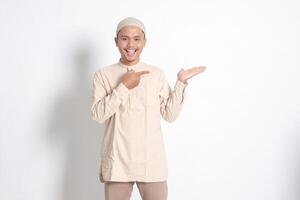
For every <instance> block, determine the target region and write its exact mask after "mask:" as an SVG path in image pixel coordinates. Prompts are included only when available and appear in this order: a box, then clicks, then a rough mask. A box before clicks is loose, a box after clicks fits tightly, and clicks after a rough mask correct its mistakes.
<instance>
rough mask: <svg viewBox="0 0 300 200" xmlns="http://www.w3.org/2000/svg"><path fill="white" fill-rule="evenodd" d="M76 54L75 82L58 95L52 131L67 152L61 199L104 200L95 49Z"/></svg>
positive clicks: (85, 48) (82, 47) (81, 49)
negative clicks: (95, 116) (95, 102)
mask: <svg viewBox="0 0 300 200" xmlns="http://www.w3.org/2000/svg"><path fill="white" fill-rule="evenodd" d="M72 51H73V53H72V57H71V59H72V63H73V64H72V65H71V67H72V70H71V72H72V73H73V72H74V73H73V76H74V82H73V84H71V86H70V87H69V88H63V90H62V91H63V92H62V93H61V94H60V95H59V96H57V100H56V104H55V105H54V108H53V110H54V111H53V113H52V116H51V118H50V119H51V120H52V121H51V122H50V131H49V132H50V134H51V135H50V137H52V139H54V140H53V141H54V142H55V143H57V142H61V143H59V144H55V146H58V147H61V148H62V149H63V150H62V151H60V152H63V153H64V157H63V159H64V162H65V163H64V169H62V171H63V174H62V177H61V178H62V183H59V185H60V186H62V188H59V189H60V191H61V192H62V194H61V200H87V199H89V200H92V199H97V200H104V185H103V184H102V183H100V180H99V178H98V171H99V163H100V148H101V146H100V145H101V140H102V137H103V129H104V127H103V125H100V124H98V123H97V122H95V121H93V120H92V117H91V112H90V107H91V102H92V99H91V97H92V78H93V77H92V75H91V74H93V73H90V71H91V70H92V69H91V65H90V63H91V58H92V49H91V48H89V47H88V46H87V45H86V44H83V45H79V47H77V48H75V49H73V50H72ZM73 70H74V71H73ZM53 137H54V138H53ZM58 138H59V139H58ZM61 138H63V139H61Z"/></svg>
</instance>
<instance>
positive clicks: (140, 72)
mask: <svg viewBox="0 0 300 200" xmlns="http://www.w3.org/2000/svg"><path fill="white" fill-rule="evenodd" d="M136 73H137V75H139V76H141V75H143V74H148V73H150V72H149V71H145V70H143V71H139V72H136Z"/></svg>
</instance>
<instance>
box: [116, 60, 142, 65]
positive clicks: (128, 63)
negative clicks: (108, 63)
mask: <svg viewBox="0 0 300 200" xmlns="http://www.w3.org/2000/svg"><path fill="white" fill-rule="evenodd" d="M120 61H121V63H122V64H124V65H128V66H132V65H135V64H137V63H138V62H140V59H139V58H138V59H137V60H135V61H132V62H128V61H125V60H124V59H122V58H121V59H120Z"/></svg>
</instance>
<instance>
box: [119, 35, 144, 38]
mask: <svg viewBox="0 0 300 200" xmlns="http://www.w3.org/2000/svg"><path fill="white" fill-rule="evenodd" d="M120 37H127V38H130V37H129V36H127V35H120ZM140 37H143V36H141V35H135V36H133V38H140Z"/></svg>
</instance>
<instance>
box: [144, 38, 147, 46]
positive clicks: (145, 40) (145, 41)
mask: <svg viewBox="0 0 300 200" xmlns="http://www.w3.org/2000/svg"><path fill="white" fill-rule="evenodd" d="M146 43H147V38H146V37H145V38H144V47H145V46H146Z"/></svg>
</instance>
